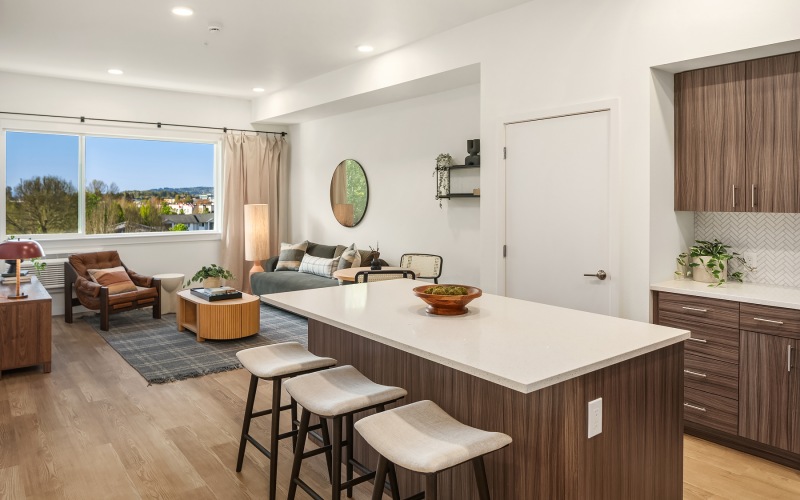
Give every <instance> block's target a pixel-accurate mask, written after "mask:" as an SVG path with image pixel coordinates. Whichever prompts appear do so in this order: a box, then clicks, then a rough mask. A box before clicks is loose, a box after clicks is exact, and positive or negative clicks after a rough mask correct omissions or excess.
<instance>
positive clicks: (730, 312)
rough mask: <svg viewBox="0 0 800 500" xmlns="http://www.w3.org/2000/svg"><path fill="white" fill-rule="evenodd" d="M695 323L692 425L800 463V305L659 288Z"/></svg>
mask: <svg viewBox="0 0 800 500" xmlns="http://www.w3.org/2000/svg"><path fill="white" fill-rule="evenodd" d="M653 295H654V304H655V308H654V311H655V314H654V321H655V322H656V323H658V324H660V325H664V326H672V327H676V328H684V329H688V330H690V331H691V332H692V338H691V339H689V340H687V341H685V344H686V345H685V358H684V415H683V418H684V430H685V432H686V433H688V434H693V435H697V436H699V437H702V438H704V439H708V440H711V441H715V442H718V443H720V444H723V445H726V446H730V447H732V448H736V449H739V450H742V451H745V452H748V453H752V454H754V455H758V456H761V457H764V458H767V459H770V460H773V461H775V462H779V463H782V464H784V465H788V466H790V467H794V468H796V469H800V310H795V309H784V308H779V307H769V306H762V305H756V304H748V303H740V302H735V301H731V300H719V299H709V298H703V297H696V296H692V295H683V294H675V293H667V292H653Z"/></svg>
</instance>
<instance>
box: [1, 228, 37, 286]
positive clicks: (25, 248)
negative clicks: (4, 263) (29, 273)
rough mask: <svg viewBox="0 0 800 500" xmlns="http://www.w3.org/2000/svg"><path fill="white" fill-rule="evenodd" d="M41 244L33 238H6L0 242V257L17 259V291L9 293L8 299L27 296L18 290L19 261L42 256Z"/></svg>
mask: <svg viewBox="0 0 800 500" xmlns="http://www.w3.org/2000/svg"><path fill="white" fill-rule="evenodd" d="M43 256H44V250H43V249H42V246H41V245H40V244H39V243H37V242H35V241H33V240H8V241H4V242H2V243H0V259H3V260H5V259H8V260H16V261H17V292H16V294H15V295H9V296H8V298H9V299H25V298H27V297H28V296H27V295H26V294H24V293H20V292H19V274H20V273H19V270H20V269H19V268H20V264H21V261H23V260H28V259H33V258H36V257H43Z"/></svg>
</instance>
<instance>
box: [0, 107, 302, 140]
mask: <svg viewBox="0 0 800 500" xmlns="http://www.w3.org/2000/svg"><path fill="white" fill-rule="evenodd" d="M0 115H19V116H37V117H41V118H66V119H68V120H80V121H81V123H85V122H86V120H91V121H94V122H113V123H134V124H137V125H155V126H156V127H158V128H161V127H162V126H164V127H183V128H202V129H206V130H221V131H223V132H255V133H257V134H275V135H280V136H281V137H285V136H286V134H287V133H286V132H269V131H266V130H244V129H240V128H228V127H203V126H202V125H181V124H178V123H162V122H140V121H135V120H111V119H108V118H89V117H87V116H62V115H40V114H36V113H13V112H11V111H0Z"/></svg>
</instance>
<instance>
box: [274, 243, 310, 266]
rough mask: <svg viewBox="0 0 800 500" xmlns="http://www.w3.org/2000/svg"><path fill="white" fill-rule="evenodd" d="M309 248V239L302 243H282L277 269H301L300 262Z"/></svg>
mask: <svg viewBox="0 0 800 500" xmlns="http://www.w3.org/2000/svg"><path fill="white" fill-rule="evenodd" d="M306 249H308V241H304V242H302V243H295V244H294V245H293V244H291V243H281V253H280V255H279V256H278V264H277V265H276V266H275V270H276V271H297V270H299V269H300V262H301V261H302V260H303V255H305V254H306Z"/></svg>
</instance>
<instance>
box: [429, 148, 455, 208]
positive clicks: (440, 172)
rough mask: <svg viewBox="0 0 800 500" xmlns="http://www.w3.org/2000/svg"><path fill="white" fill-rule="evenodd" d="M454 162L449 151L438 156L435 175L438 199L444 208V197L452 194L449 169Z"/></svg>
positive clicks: (440, 205)
mask: <svg viewBox="0 0 800 500" xmlns="http://www.w3.org/2000/svg"><path fill="white" fill-rule="evenodd" d="M452 164H453V157H452V156H450V155H449V154H447V153H442V154H440V155H439V156H437V157H436V168H435V169H434V170H433V175H434V176H436V199H437V200H439V208H442V197H444V196H448V195H450V175H449V174H448V172H447V169H448V168H450V166H451V165H452Z"/></svg>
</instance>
